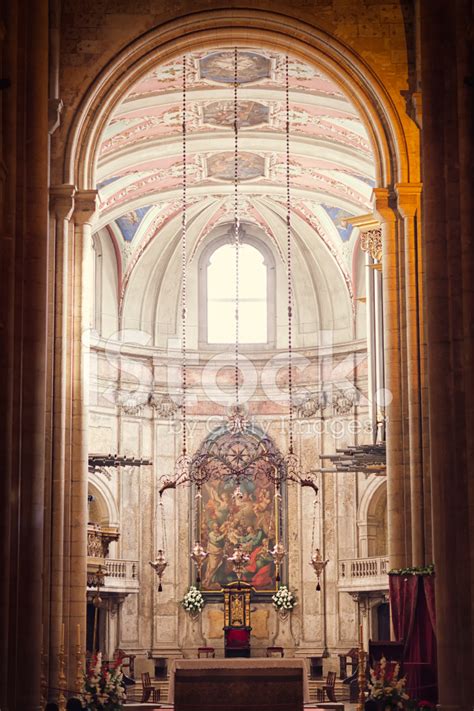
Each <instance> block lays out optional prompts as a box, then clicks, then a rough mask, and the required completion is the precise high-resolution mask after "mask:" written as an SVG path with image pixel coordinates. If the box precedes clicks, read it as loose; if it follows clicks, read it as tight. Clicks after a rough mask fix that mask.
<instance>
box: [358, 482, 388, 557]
mask: <svg viewBox="0 0 474 711" xmlns="http://www.w3.org/2000/svg"><path fill="white" fill-rule="evenodd" d="M357 528H358V537H359V551H360V555H361V556H362V557H369V558H370V557H374V556H382V555H386V553H387V480H386V479H385V477H384V478H381V477H375V476H374V477H373V479H372V481H371V482H370V483H369V484H368V486H367V488H366V490H365V492H364V494H363V496H362V499H361V502H360V504H359V511H358V516H357Z"/></svg>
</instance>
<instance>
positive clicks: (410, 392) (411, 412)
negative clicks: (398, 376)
mask: <svg viewBox="0 0 474 711" xmlns="http://www.w3.org/2000/svg"><path fill="white" fill-rule="evenodd" d="M396 188H397V194H398V209H399V211H400V214H401V216H402V218H403V252H404V257H405V259H404V283H405V289H404V295H405V304H404V305H405V324H406V356H405V361H406V364H407V400H408V438H409V440H408V441H409V460H408V461H409V476H410V512H411V543H412V556H411V564H412V565H424V564H425V563H426V562H427V561H426V560H425V525H424V506H425V496H424V478H423V454H424V451H423V435H424V432H423V425H424V422H423V412H422V390H421V387H422V382H421V375H422V373H421V367H422V358H423V352H422V350H423V340H424V336H423V326H424V324H423V313H422V308H421V297H422V285H421V282H420V278H419V261H420V260H421V254H420V240H419V234H418V229H417V228H418V224H417V217H418V213H419V209H420V198H421V185H420V184H418V183H416V184H403V185H402V184H399V185H397V186H396ZM430 562H431V561H430Z"/></svg>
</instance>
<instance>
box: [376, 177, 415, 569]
mask: <svg viewBox="0 0 474 711" xmlns="http://www.w3.org/2000/svg"><path fill="white" fill-rule="evenodd" d="M374 198H375V204H374V213H375V215H376V216H377V218H378V219H379V220H380V224H381V227H382V250H383V253H382V285H383V305H384V352H385V388H386V390H387V391H388V397H389V402H388V404H387V405H386V408H385V412H386V418H387V424H386V430H387V519H388V521H387V522H388V547H389V551H388V552H389V557H390V567H391V568H400V567H403V566H405V565H407V564H409V563H408V560H409V559H408V541H407V529H406V520H405V515H406V504H407V495H406V490H405V486H406V484H405V477H406V473H405V451H404V436H403V379H402V356H401V354H402V344H401V338H400V331H401V315H400V282H401V277H400V273H399V248H398V247H399V245H398V226H397V224H396V215H395V212H394V210H393V207H392V204H391V201H390V196H389V191H388V190H387V189H386V188H376V189H375V190H374ZM390 398H391V399H390Z"/></svg>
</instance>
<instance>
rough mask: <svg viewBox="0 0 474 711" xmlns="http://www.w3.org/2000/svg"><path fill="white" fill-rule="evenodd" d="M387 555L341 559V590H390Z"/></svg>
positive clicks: (339, 585)
mask: <svg viewBox="0 0 474 711" xmlns="http://www.w3.org/2000/svg"><path fill="white" fill-rule="evenodd" d="M389 569H390V568H389V561H388V557H387V556H381V557H374V558H353V559H351V560H340V561H339V583H338V587H339V590H344V591H347V592H351V591H354V592H356V591H365V590H367V591H370V590H388V571H389Z"/></svg>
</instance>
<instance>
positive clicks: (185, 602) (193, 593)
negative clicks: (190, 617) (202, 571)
mask: <svg viewBox="0 0 474 711" xmlns="http://www.w3.org/2000/svg"><path fill="white" fill-rule="evenodd" d="M181 604H182V606H183V607H184V609H185V610H186V612H194V613H197V612H201V610H202V608H203V607H204V596H203V594H202V592H201V591H200V590H198V589H197V587H196V586H195V585H191V587H190V588H189V590H188V592H187V593H186V595H185V596H184V597H183V599H182V600H181Z"/></svg>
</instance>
